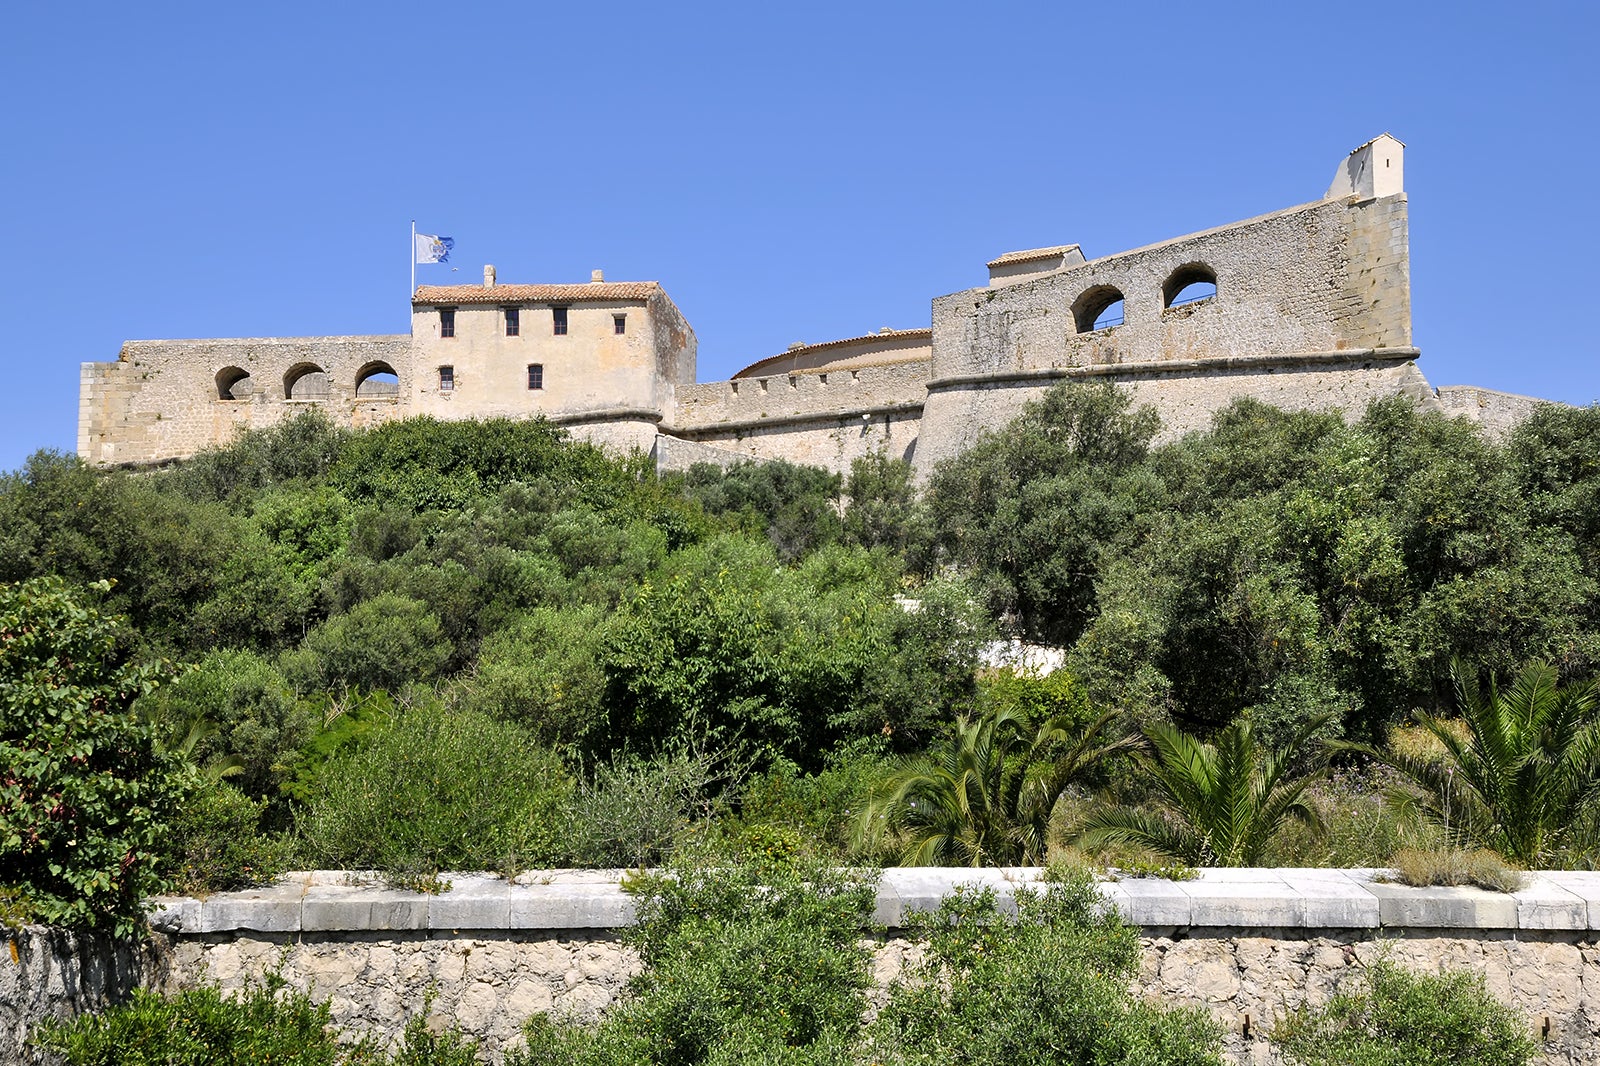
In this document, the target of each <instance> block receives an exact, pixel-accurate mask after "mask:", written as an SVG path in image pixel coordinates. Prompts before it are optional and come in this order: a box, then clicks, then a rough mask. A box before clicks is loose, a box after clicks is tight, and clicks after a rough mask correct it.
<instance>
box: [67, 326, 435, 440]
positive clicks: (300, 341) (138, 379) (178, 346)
mask: <svg viewBox="0 0 1600 1066" xmlns="http://www.w3.org/2000/svg"><path fill="white" fill-rule="evenodd" d="M410 344H411V338H410V337H407V336H403V335H400V336H378V337H261V338H244V339H238V340H187V341H129V342H128V343H127V344H125V345H123V347H122V352H121V354H120V355H119V356H118V358H117V361H116V362H114V363H84V364H83V366H82V373H81V377H80V382H79V396H78V454H79V455H80V456H82V457H83V458H84V459H87V460H88V461H90V462H95V463H107V464H118V463H150V462H160V461H162V460H167V459H174V458H182V457H185V456H189V455H193V454H194V453H195V452H197V451H199V450H201V449H202V448H207V447H212V446H215V445H221V444H226V443H228V442H229V441H230V440H232V439H233V437H234V435H235V434H236V433H237V432H239V431H241V430H244V429H262V428H265V427H267V426H271V425H275V424H276V423H278V422H280V421H282V420H284V419H286V418H292V417H293V416H294V415H296V414H298V413H299V412H301V411H303V410H305V409H306V408H308V407H313V406H314V407H318V408H320V409H322V410H324V411H325V412H326V413H327V414H328V417H329V418H330V419H331V420H332V421H334V422H335V423H336V424H341V425H347V426H354V427H357V428H359V427H362V426H368V425H376V424H378V423H381V422H385V421H388V420H389V419H392V418H396V417H402V416H403V415H404V414H405V413H406V411H407V410H408V408H407V405H406V404H405V403H404V401H403V400H402V399H401V397H404V396H405V395H407V394H408V392H409V390H410V387H411V382H410V367H411V360H410ZM374 364H382V365H383V366H385V367H387V368H388V369H390V370H392V371H393V372H394V373H395V375H396V377H397V378H398V379H399V384H398V394H397V395H394V396H381V397H379V396H372V397H358V396H357V395H356V384H357V381H358V379H359V377H360V375H361V374H362V373H363V371H365V370H368V369H369V368H371V367H372V366H373V365H374ZM230 367H232V368H237V369H238V370H242V371H244V372H246V373H248V374H249V376H250V389H249V397H248V398H247V399H237V400H224V399H221V398H220V396H219V395H218V381H217V375H218V373H219V372H220V371H223V370H225V369H227V368H230ZM313 367H314V368H316V369H315V370H309V368H313ZM297 369H298V370H307V371H309V373H308V375H307V379H306V380H305V385H306V386H307V387H306V388H305V390H304V391H305V392H307V393H309V394H313V395H314V396H315V398H307V399H298V398H291V395H290V391H291V387H292V386H293V385H294V384H297V383H298V382H297V381H296V382H291V381H290V380H289V379H290V375H291V373H293V372H295V371H297ZM240 391H241V392H242V391H243V390H240Z"/></svg>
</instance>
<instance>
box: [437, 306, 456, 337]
mask: <svg viewBox="0 0 1600 1066" xmlns="http://www.w3.org/2000/svg"><path fill="white" fill-rule="evenodd" d="M455 335H456V309H455V308H454V307H441V308H439V336H441V337H454V336H455Z"/></svg>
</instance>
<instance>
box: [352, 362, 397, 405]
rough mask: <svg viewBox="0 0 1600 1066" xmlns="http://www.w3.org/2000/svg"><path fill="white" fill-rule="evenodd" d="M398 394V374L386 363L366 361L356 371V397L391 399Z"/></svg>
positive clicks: (360, 398)
mask: <svg viewBox="0 0 1600 1066" xmlns="http://www.w3.org/2000/svg"><path fill="white" fill-rule="evenodd" d="M399 395H400V376H399V375H398V374H396V373H395V372H394V367H392V366H390V365H389V364H388V363H384V362H375V363H368V364H367V365H366V366H364V367H362V368H361V369H360V370H358V371H356V399H358V400H392V399H394V398H395V397H397V396H399Z"/></svg>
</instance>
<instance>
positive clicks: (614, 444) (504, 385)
mask: <svg viewBox="0 0 1600 1066" xmlns="http://www.w3.org/2000/svg"><path fill="white" fill-rule="evenodd" d="M1404 147H1405V146H1404V145H1403V144H1401V142H1400V141H1398V140H1396V139H1395V138H1394V137H1392V136H1390V135H1388V134H1383V135H1382V136H1379V137H1377V138H1375V139H1373V140H1371V141H1369V142H1367V143H1366V144H1364V145H1362V146H1361V147H1359V148H1357V149H1356V150H1355V151H1353V152H1351V153H1350V154H1349V155H1348V156H1347V157H1346V158H1345V159H1344V160H1343V161H1342V162H1341V163H1340V165H1339V167H1338V169H1337V171H1336V173H1335V176H1334V180H1333V183H1332V184H1331V185H1330V187H1329V188H1328V190H1327V192H1326V193H1325V194H1324V195H1323V196H1322V197H1321V198H1320V199H1318V200H1315V201H1312V202H1310V203H1307V204H1302V205H1300V206H1298V207H1291V208H1287V209H1285V210H1280V211H1275V212H1272V213H1270V214H1265V215H1261V216H1259V217H1256V218H1252V219H1247V220H1245V221H1242V222H1236V223H1233V224H1231V225H1226V226H1221V227H1218V228H1215V229H1211V230H1206V231H1203V232H1200V233H1194V234H1190V235H1188V236H1184V237H1178V238H1175V239H1172V240H1168V241H1163V242H1161V243H1158V244H1153V245H1150V246H1148V247H1144V248H1137V249H1133V250H1130V251H1126V252H1119V253H1116V254H1113V255H1107V256H1101V257H1098V258H1092V259H1091V258H1087V257H1086V256H1085V255H1084V253H1083V250H1082V249H1081V248H1080V247H1079V246H1078V245H1076V244H1070V245H1055V246H1052V247H1047V248H1037V249H1029V250H1024V251H1017V252H1008V253H1006V254H1004V255H1001V256H999V257H997V258H996V259H994V260H991V261H990V263H989V264H988V267H989V282H988V285H987V286H986V287H983V288H976V289H968V290H965V291H962V292H956V293H951V294H949V295H945V296H940V297H937V298H935V299H934V300H933V301H932V325H931V328H930V329H903V330H887V329H886V330H882V331H879V332H878V333H873V334H867V335H865V336H861V337H852V338H847V339H844V340H838V341H829V342H825V343H821V344H809V345H793V346H791V347H790V348H789V350H787V351H785V352H782V353H779V354H777V355H773V356H768V357H766V358H763V359H759V360H757V361H755V362H753V363H751V364H750V365H749V366H747V367H746V368H745V369H743V370H741V371H739V372H738V373H736V374H734V375H733V377H732V378H730V379H729V380H727V381H719V382H707V383H696V381H695V376H696V356H697V343H696V339H695V334H694V330H693V328H692V327H691V326H690V325H689V323H688V321H687V319H686V318H685V317H684V315H683V314H682V312H681V311H680V310H679V309H678V307H677V306H676V305H675V304H674V303H673V302H672V300H671V298H670V297H668V295H667V293H666V291H665V289H664V288H663V287H662V286H661V285H660V284H659V283H658V282H654V281H643V282H611V281H607V280H605V278H604V277H603V276H602V274H601V272H600V271H595V272H594V275H593V277H592V278H591V279H590V281H589V282H588V283H585V284H544V285H502V284H499V283H498V281H497V278H496V276H495V270H494V268H493V267H492V266H489V267H485V268H484V282H483V285H482V286H477V285H452V286H422V287H419V288H418V289H417V290H416V291H415V292H414V293H413V295H412V301H411V332H410V334H409V335H403V334H402V335H394V336H378V337H305V338H257V339H234V340H186V341H130V342H128V343H127V344H125V345H124V346H123V349H122V352H121V353H120V355H119V357H118V359H117V360H116V361H115V362H112V363H99V362H95V363H85V364H83V369H82V374H81V379H80V393H79V419H78V453H79V455H80V456H82V457H83V458H84V459H85V460H87V461H89V462H93V463H98V464H106V465H120V464H146V463H155V462H164V461H167V460H171V459H181V458H184V457H187V456H189V455H193V454H194V453H195V452H197V451H199V450H201V449H203V448H207V447H212V446H216V445H221V444H226V443H228V442H229V441H230V440H231V439H232V438H233V437H234V436H235V435H236V434H237V433H238V432H240V431H241V430H244V429H250V428H260V427H265V426H270V425H273V424H274V423H276V422H278V421H281V420H282V419H284V418H288V417H291V416H292V415H294V414H295V413H297V412H299V411H301V410H304V409H306V408H307V407H315V408H317V409H319V410H321V411H323V412H324V413H325V414H326V415H327V416H328V418H329V419H330V420H331V421H333V422H334V423H335V424H338V425H343V426H357V427H359V426H366V425H372V424H376V423H379V422H384V421H388V420H390V419H396V418H405V417H410V416H414V415H431V416H433V417H436V418H443V419H468V418H489V417H513V418H534V417H543V418H547V419H549V420H551V421H553V422H555V423H557V424H559V425H563V426H566V427H568V428H569V429H570V430H571V431H572V432H573V433H574V434H575V435H577V436H579V437H583V438H586V439H589V440H593V441H595V442H597V443H600V444H603V445H606V446H608V447H611V448H615V449H620V450H629V449H639V450H641V451H644V452H647V453H649V454H651V455H653V456H654V458H655V460H656V463H657V466H658V468H661V469H674V468H684V467H687V466H688V465H690V464H692V463H695V462H704V461H711V462H717V463H722V464H727V463H731V462H735V461H738V460H740V459H780V458H781V459H789V460H791V461H795V462H803V463H813V464H817V465H820V466H824V467H828V468H829V469H832V470H836V471H844V470H847V469H848V468H849V465H850V463H851V461H852V460H853V459H855V458H857V457H859V456H863V455H868V454H872V453H879V452H883V453H887V454H889V455H891V456H895V457H901V458H906V459H909V460H911V461H912V462H913V464H914V466H915V468H916V471H917V474H918V476H919V477H926V475H927V474H928V473H929V472H930V471H931V470H932V468H933V466H934V465H935V464H936V463H937V462H938V461H939V460H941V459H944V458H947V457H949V456H951V455H954V454H957V453H958V452H960V451H961V450H962V449H964V448H965V447H967V446H968V445H969V444H970V443H971V442H972V441H973V440H974V439H975V438H976V437H977V436H978V435H979V434H981V433H983V432H984V431H987V430H993V429H998V428H999V427H1000V426H1002V425H1004V424H1005V422H1006V421H1008V420H1009V419H1010V418H1012V417H1014V416H1015V415H1016V414H1017V413H1018V411H1019V410H1020V409H1021V407H1022V405H1023V404H1024V403H1026V402H1027V401H1028V400H1030V399H1033V398H1034V397H1036V396H1038V395H1039V394H1040V393H1041V392H1043V391H1044V390H1045V389H1047V388H1049V387H1050V386H1051V385H1053V384H1055V383H1056V382H1057V381H1060V380H1064V379H1075V378H1084V379H1091V378H1092V379H1102V380H1109V381H1113V382H1116V383H1118V384H1119V385H1122V386H1124V387H1126V388H1128V389H1129V390H1130V391H1132V392H1133V394H1134V396H1135V399H1136V401H1138V402H1141V403H1150V404H1153V405H1154V406H1155V407H1156V409H1157V410H1158V411H1159V412H1160V414H1161V417H1162V436H1163V438H1165V439H1170V438H1173V437H1176V436H1179V435H1181V434H1183V433H1185V432H1188V431H1190V430H1194V429H1199V428H1202V427H1204V426H1205V425H1206V424H1207V423H1208V422H1209V419H1210V417H1211V414H1212V412H1214V411H1215V410H1217V409H1218V408H1219V407H1222V406H1224V405H1225V404H1227V403H1228V402H1230V401H1232V400H1233V399H1235V398H1238V397H1242V396H1249V397H1253V398H1256V399H1259V400H1263V401H1265V402H1268V403H1272V404H1276V405H1278V406H1280V407H1285V408H1290V409H1335V410H1340V411H1343V412H1345V413H1346V414H1349V415H1355V414H1358V413H1359V412H1360V411H1361V410H1363V409H1364V408H1365V407H1366V405H1367V404H1368V403H1369V402H1370V401H1372V400H1374V399H1378V398H1381V397H1385V396H1393V395H1403V396H1407V397H1409V398H1411V399H1412V400H1413V401H1414V402H1415V403H1417V404H1419V405H1420V406H1423V407H1425V408H1429V409H1432V410H1439V411H1444V412H1446V413H1449V414H1452V415H1462V416H1465V417H1469V418H1471V419H1472V420H1473V421H1475V422H1477V423H1478V424H1480V425H1481V426H1482V427H1483V428H1484V430H1485V431H1486V432H1492V433H1500V432H1505V431H1506V430H1507V429H1508V428H1509V427H1510V426H1511V425H1514V424H1515V422H1516V421H1518V420H1520V418H1522V417H1524V416H1525V415H1526V413H1527V412H1528V411H1529V410H1531V408H1532V406H1533V405H1534V404H1535V403H1536V402H1538V401H1535V400H1532V399H1530V398H1527V397H1520V396H1512V395H1509V394H1505V393H1499V392H1492V391H1489V390H1482V389H1474V388H1471V387H1470V386H1463V387H1454V388H1447V389H1444V390H1435V389H1433V388H1432V387H1431V386H1430V385H1429V384H1428V382H1427V380H1426V379H1425V378H1424V377H1423V375H1422V373H1421V371H1420V370H1418V368H1417V366H1416V360H1417V358H1418V356H1419V355H1420V353H1419V351H1418V350H1417V348H1416V347H1414V346H1413V343H1412V336H1411V277H1410V247H1409V228H1408V217H1407V210H1406V207H1407V202H1406V194H1405V188H1404Z"/></svg>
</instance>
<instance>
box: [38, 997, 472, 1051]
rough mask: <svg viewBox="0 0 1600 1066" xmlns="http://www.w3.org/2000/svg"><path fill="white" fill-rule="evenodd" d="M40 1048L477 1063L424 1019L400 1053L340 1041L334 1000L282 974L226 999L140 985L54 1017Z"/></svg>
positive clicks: (460, 1042)
mask: <svg viewBox="0 0 1600 1066" xmlns="http://www.w3.org/2000/svg"><path fill="white" fill-rule="evenodd" d="M34 1040H35V1042H36V1044H37V1045H38V1046H39V1047H41V1048H43V1049H45V1050H48V1051H51V1052H54V1053H55V1054H57V1055H59V1056H60V1057H61V1060H62V1061H63V1062H65V1063H66V1064H67V1066H213V1064H216V1066H478V1061H479V1060H478V1056H477V1054H476V1050H477V1049H476V1046H475V1045H474V1044H473V1043H472V1042H471V1041H470V1040H467V1039H465V1038H463V1037H461V1036H460V1035H459V1034H457V1033H454V1032H450V1031H446V1032H445V1033H443V1034H435V1033H433V1032H431V1031H430V1030H429V1029H428V1027H427V1025H426V1022H425V1020H424V1019H423V1018H421V1017H418V1018H415V1019H413V1020H412V1023H411V1024H409V1025H408V1026H407V1027H406V1030H405V1032H404V1033H403V1034H402V1035H401V1037H400V1039H399V1041H398V1043H397V1046H396V1047H394V1048H393V1049H392V1050H391V1049H388V1048H385V1047H382V1046H380V1044H379V1043H378V1042H377V1041H374V1040H370V1039H366V1040H352V1041H345V1040H341V1039H340V1034H339V1033H338V1031H337V1030H335V1029H334V1028H333V1026H332V1025H331V1024H330V1021H329V1008H328V1004H327V1003H326V1002H323V1003H313V1002H312V1001H311V999H310V997H309V996H307V995H306V994H305V993H304V992H294V991H290V990H289V989H287V988H286V987H285V982H284V981H283V979H282V978H278V977H271V978H269V979H268V980H267V982H266V983H264V984H259V985H250V986H248V987H247V988H246V989H245V990H244V992H243V994H241V995H239V996H236V997H225V996H223V994H222V993H221V992H220V991H219V990H218V989H217V988H215V987H214V986H210V985H206V986H202V987H200V988H194V989H189V990H187V991H184V992H180V993H177V994H176V995H172V996H162V995H158V994H156V993H154V992H149V991H146V990H144V989H136V990H135V991H134V993H133V996H132V998H131V999H130V1000H129V1001H128V1002H127V1003H124V1004H120V1005H118V1006H116V1007H113V1008H112V1009H111V1010H108V1011H106V1012H105V1013H104V1014H83V1015H79V1016H78V1017H76V1018H73V1019H72V1020H71V1021H67V1022H63V1021H61V1020H59V1019H48V1020H47V1021H46V1022H45V1023H44V1024H43V1025H41V1026H40V1027H39V1030H38V1032H37V1033H35V1034H34Z"/></svg>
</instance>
